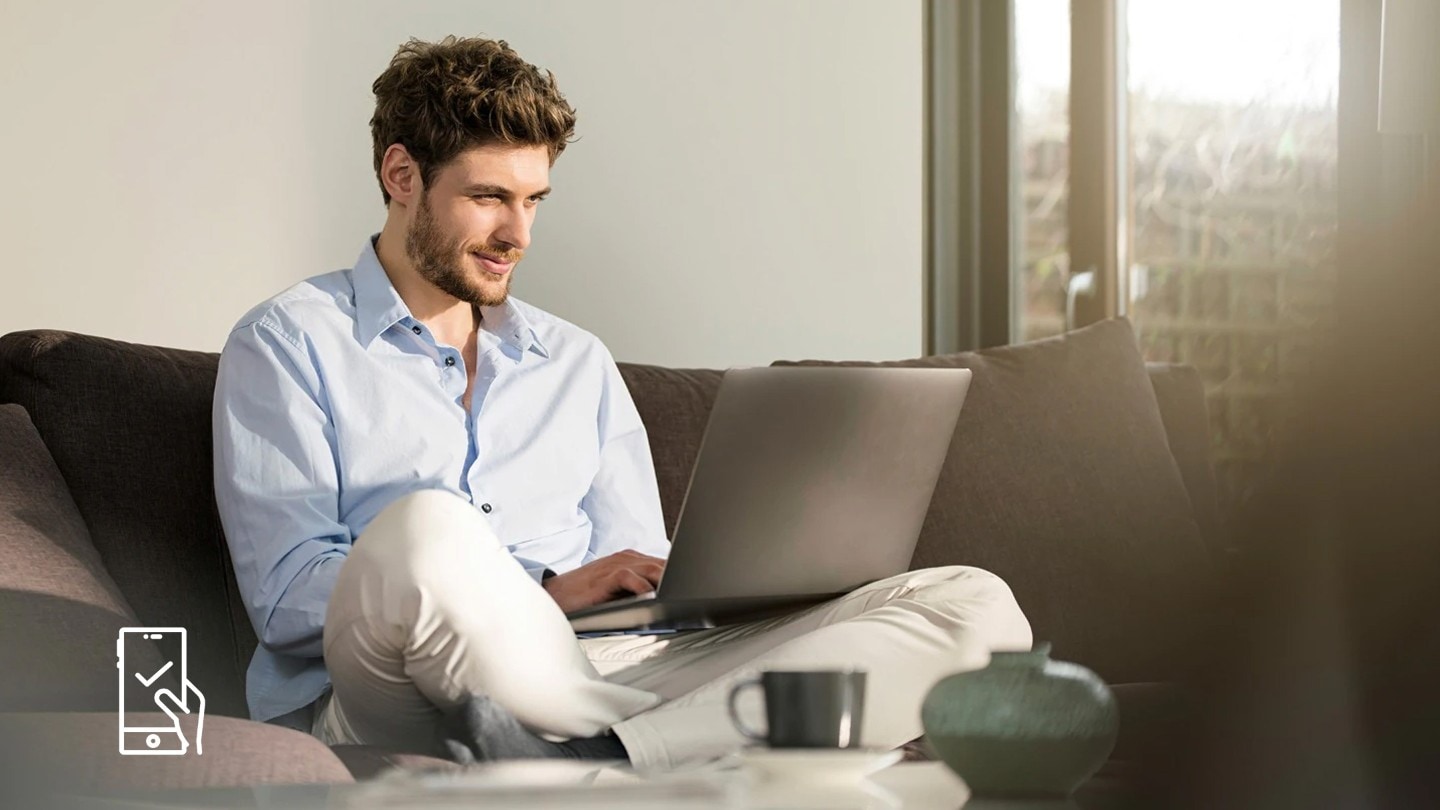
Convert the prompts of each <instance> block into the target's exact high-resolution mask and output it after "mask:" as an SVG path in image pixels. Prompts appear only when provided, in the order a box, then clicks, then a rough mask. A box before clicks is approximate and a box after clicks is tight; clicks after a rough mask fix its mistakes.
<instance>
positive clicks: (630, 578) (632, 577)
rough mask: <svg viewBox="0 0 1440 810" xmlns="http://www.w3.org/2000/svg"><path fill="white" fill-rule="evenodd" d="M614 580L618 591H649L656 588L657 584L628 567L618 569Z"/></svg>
mask: <svg viewBox="0 0 1440 810" xmlns="http://www.w3.org/2000/svg"><path fill="white" fill-rule="evenodd" d="M613 582H614V583H615V589H616V590H617V591H625V592H628V593H649V592H651V591H653V590H655V586H654V585H652V584H651V583H650V580H648V579H646V578H645V577H643V576H641V575H640V574H638V573H636V572H634V571H632V570H630V569H628V568H624V569H621V570H620V571H617V572H616V573H615V579H614V580H613Z"/></svg>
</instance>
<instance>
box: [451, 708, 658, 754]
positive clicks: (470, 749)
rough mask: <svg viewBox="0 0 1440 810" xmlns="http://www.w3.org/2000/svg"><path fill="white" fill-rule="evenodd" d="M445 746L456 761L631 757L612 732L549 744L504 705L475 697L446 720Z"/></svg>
mask: <svg viewBox="0 0 1440 810" xmlns="http://www.w3.org/2000/svg"><path fill="white" fill-rule="evenodd" d="M445 747H446V748H447V749H448V750H449V752H450V756H451V758H452V759H454V760H455V761H456V762H460V763H462V764H469V763H473V762H494V761H497V760H502V759H624V760H628V759H629V758H630V754H629V752H628V751H626V750H625V744H624V743H622V742H620V738H619V737H616V736H615V735H614V734H612V733H606V734H602V735H600V736H598V737H587V738H583V739H574V740H566V741H565V742H559V743H556V742H550V741H549V740H547V739H545V738H543V737H540V736H539V735H537V734H534V733H532V732H531V731H530V730H529V729H527V728H525V727H524V726H522V725H521V724H520V721H519V720H517V719H515V715H513V714H511V713H510V712H509V711H508V710H506V709H505V707H504V706H501V705H500V704H499V703H496V702H495V701H493V700H491V699H490V698H488V697H485V696H483V695H472V696H471V697H470V699H469V700H468V701H466V702H465V704H464V705H462V706H460V707H459V708H458V709H456V710H455V712H453V713H452V714H451V715H450V716H449V717H447V718H446V739H445Z"/></svg>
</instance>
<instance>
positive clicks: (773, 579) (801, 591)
mask: <svg viewBox="0 0 1440 810" xmlns="http://www.w3.org/2000/svg"><path fill="white" fill-rule="evenodd" d="M970 377H971V374H970V371H969V370H967V369H934V368H894V367H883V368H881V367H869V366H866V367H834V366H825V367H819V366H780V367H768V366H767V367H758V368H734V369H730V370H728V371H726V372H725V375H724V377H723V378H722V380H721V384H720V391H719V393H718V394H717V395H716V398H715V404H714V406H713V408H712V409H711V411H710V418H709V421H708V422H707V423H706V426H705V433H704V436H703V438H702V439H701V443H700V452H699V455H698V457H697V458H696V460H695V466H694V467H693V469H692V470H691V474H690V483H689V486H688V487H687V489H686V491H685V499H684V501H683V503H682V505H681V510H680V516H679V520H678V522H677V523H676V525H675V532H674V537H673V538H671V546H670V556H669V561H668V562H667V563H666V566H665V573H664V575H663V576H662V577H661V580H660V584H659V586H658V587H657V588H656V590H655V591H653V592H651V593H648V594H643V595H638V596H629V597H625V598H622V599H616V600H612V601H609V602H605V603H602V604H599V605H595V606H592V607H589V608H585V609H582V610H577V611H573V612H571V613H569V614H567V618H568V619H569V620H570V626H571V628H572V629H573V630H574V631H575V632H576V633H580V634H594V633H611V632H665V631H672V630H688V629H699V628H707V627H718V626H721V625H724V624H731V623H735V622H741V621H750V620H754V619H759V618H765V617H767V616H774V615H779V614H782V613H787V612H791V611H794V610H797V609H801V608H805V607H809V606H812V605H816V604H819V603H821V602H824V601H827V600H830V599H833V598H835V597H837V596H841V595H844V594H846V593H849V592H850V591H852V590H854V589H855V588H858V587H860V586H861V585H864V584H866V583H869V582H874V581H876V580H881V579H885V578H887V577H891V576H895V575H896V574H900V573H903V572H905V571H906V570H907V569H908V568H909V566H910V557H911V555H912V554H914V552H915V544H916V542H917V541H918V540H919V538H920V527H921V524H922V523H923V522H924V520H925V513H926V512H927V511H928V509H929V506H930V496H931V495H932V494H934V491H935V482H936V480H938V479H939V477H940V466H941V464H943V463H944V461H945V455H946V453H947V452H948V450H949V448H950V440H951V437H952V435H953V434H954V431H955V423H956V420H957V419H958V418H959V416H960V407H961V405H963V404H964V402H965V393H966V391H968V390H969V387H970Z"/></svg>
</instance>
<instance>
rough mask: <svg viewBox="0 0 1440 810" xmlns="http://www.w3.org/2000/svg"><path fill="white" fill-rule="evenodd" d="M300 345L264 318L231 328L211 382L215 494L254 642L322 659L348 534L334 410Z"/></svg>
mask: <svg viewBox="0 0 1440 810" xmlns="http://www.w3.org/2000/svg"><path fill="white" fill-rule="evenodd" d="M325 402H326V400H325V395H324V391H323V387H322V385H321V382H320V378H319V375H318V374H317V373H316V372H315V368H314V366H313V365H312V364H311V363H310V361H309V359H308V357H307V356H306V353H305V352H303V351H302V350H301V349H300V348H299V347H298V346H296V345H295V344H293V343H292V342H291V341H290V339H289V338H287V337H285V336H284V335H283V334H281V333H280V332H279V331H278V330H277V329H275V328H272V327H271V326H269V325H267V324H266V323H265V322H264V321H263V320H262V321H259V322H256V323H251V324H248V325H245V326H242V327H239V328H237V329H236V330H235V331H234V332H232V333H231V335H230V338H229V340H228V341H227V342H226V345H225V349H224V351H223V352H222V353H221V356H220V368H219V373H218V376H217V379H216V382H215V403H214V439H215V502H216V505H217V507H218V509H219V512H220V520H221V523H222V525H223V526H224V528H225V538H226V541H227V542H228V543H229V546H230V556H231V559H232V560H233V561H234V564H235V578H236V581H237V583H238V584H239V586H240V593H241V596H242V598H243V599H244V601H245V608H246V610H247V611H248V613H249V614H250V622H251V624H252V625H253V626H254V627H255V633H256V635H257V636H259V638H260V643H261V644H262V645H264V646H265V647H266V648H268V649H270V650H273V651H275V652H279V653H284V654H286V655H295V656H305V657H319V656H320V655H321V638H322V635H323V632H324V629H325V605H326V602H327V601H328V600H329V598H330V592H331V590H332V589H333V588H334V586H335V577H336V575H337V574H338V573H339V571H340V565H341V563H343V562H344V561H345V557H346V555H347V554H349V552H350V543H351V541H352V540H353V538H352V537H351V536H350V530H349V528H348V527H346V526H345V525H344V524H343V523H341V522H340V519H339V477H338V472H337V470H336V455H335V449H334V447H333V437H334V433H333V429H332V425H331V422H330V415H329V413H327V410H326V408H325V406H324V403H325Z"/></svg>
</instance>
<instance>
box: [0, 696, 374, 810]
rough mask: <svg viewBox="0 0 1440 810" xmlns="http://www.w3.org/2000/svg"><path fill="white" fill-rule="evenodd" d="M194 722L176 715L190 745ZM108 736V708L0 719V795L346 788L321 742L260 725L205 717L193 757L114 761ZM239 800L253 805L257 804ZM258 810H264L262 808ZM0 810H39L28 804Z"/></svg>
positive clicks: (157, 719) (346, 775)
mask: <svg viewBox="0 0 1440 810" xmlns="http://www.w3.org/2000/svg"><path fill="white" fill-rule="evenodd" d="M111 671H112V672H113V671H114V670H113V669H112V670H111ZM146 717H147V716H146V715H141V716H140V717H138V718H137V719H136V722H137V723H139V722H146ZM148 717H150V718H151V720H152V722H151V724H152V725H155V726H169V725H170V720H169V719H168V718H167V717H166V716H165V715H163V714H159V713H156V714H154V715H150V716H148ZM195 719H196V718H195V715H193V714H183V715H180V723H181V729H182V730H183V732H184V733H185V736H186V738H187V739H190V740H194V739H195ZM116 733H117V726H116V718H115V712H114V710H113V709H112V710H111V711H109V712H96V713H82V712H76V713H67V714H48V713H27V714H0V796H3V791H5V790H6V789H9V790H11V791H13V792H15V793H21V791H24V793H28V794H29V796H26V797H25V798H39V797H43V796H46V795H48V794H54V793H57V792H59V793H65V794H79V795H88V796H96V795H98V796H113V795H115V794H117V793H119V792H122V791H136V790H146V791H149V790H162V789H171V788H175V789H180V788H206V787H208V788H219V787H258V786H260V785H276V784H305V783H313V782H325V783H345V782H351V781H353V779H352V778H351V776H350V772H349V771H347V770H346V769H345V766H344V765H343V764H342V763H341V762H340V760H339V759H338V758H337V757H336V756H335V755H334V754H333V753H331V751H330V749H329V748H327V747H325V744H324V743H322V742H320V741H319V740H317V739H315V738H314V737H311V736H310V735H308V734H303V733H301V732H298V731H292V730H290V729H288V728H281V727H279V726H272V725H268V724H265V723H255V722H251V721H249V720H239V719H236V718H233V717H206V718H205V730H204V735H203V737H202V742H203V745H204V753H203V754H202V755H200V756H196V755H195V754H194V749H193V748H192V749H191V752H190V753H189V754H186V755H185V756H170V757H143V756H122V755H121V754H120V753H119V752H118V751H117V750H116V748H117V747H116V744H115V741H116V738H115V735H116ZM6 769H9V770H10V774H9V775H10V777H11V778H10V779H9V780H5V779H4V778H3V777H4V776H6V773H5V772H4V771H5V770H6ZM16 782H19V784H16ZM21 795H22V796H23V794H21ZM247 798H249V799H250V800H251V801H259V798H260V797H247ZM143 804H144V806H147V807H148V806H154V805H151V804H148V803H143ZM201 804H203V802H202V803H201ZM259 804H260V806H272V805H271V804H269V803H268V802H266V801H259ZM321 804H322V805H323V804H324V801H323V797H322V800H321ZM3 806H6V807H38V806H47V805H43V804H41V803H39V802H33V801H30V802H17V803H11V804H5V805H3ZM64 806H70V805H69V804H66V805H64ZM125 806H131V805H129V804H128V803H127V804H126V805H125ZM136 806H139V805H136Z"/></svg>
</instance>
